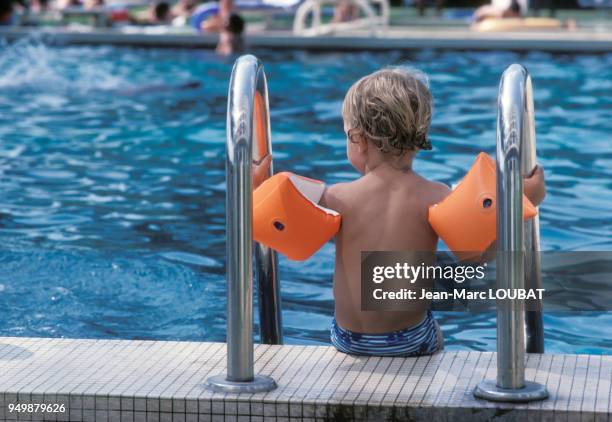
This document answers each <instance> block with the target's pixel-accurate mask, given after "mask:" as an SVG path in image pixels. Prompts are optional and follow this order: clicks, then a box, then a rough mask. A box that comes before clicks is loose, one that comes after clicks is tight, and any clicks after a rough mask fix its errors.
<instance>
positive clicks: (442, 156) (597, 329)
mask: <svg viewBox="0 0 612 422" xmlns="http://www.w3.org/2000/svg"><path fill="white" fill-rule="evenodd" d="M257 54H258V55H259V56H260V57H261V59H262V60H263V61H264V63H265V65H266V71H267V74H268V79H269V87H270V106H271V110H272V113H271V114H272V132H273V144H274V146H273V148H274V157H275V168H276V170H277V171H281V170H292V171H296V172H300V173H302V174H305V175H309V176H311V177H314V178H320V179H323V180H326V181H328V182H332V183H333V182H339V181H345V180H350V179H353V178H355V177H356V173H355V172H354V171H353V170H352V168H351V167H350V166H349V165H348V164H347V161H346V158H345V147H344V142H345V138H344V135H343V131H342V122H341V119H340V106H341V101H342V97H343V95H344V93H345V91H346V89H347V88H348V87H349V85H350V84H351V82H353V81H354V80H356V79H357V78H359V77H361V76H363V75H365V74H367V73H369V72H372V71H374V70H376V69H378V68H380V67H381V66H385V65H390V64H400V63H406V64H409V65H411V66H414V67H417V68H420V69H422V70H424V71H426V72H427V73H429V75H430V83H431V89H432V91H433V95H434V97H435V114H434V117H433V125H432V129H431V137H432V140H433V144H434V150H433V151H431V152H425V153H423V154H422V155H421V157H420V158H418V159H417V164H416V167H417V170H418V171H421V172H422V173H423V174H424V175H425V176H427V177H430V178H433V179H437V180H440V181H443V182H446V183H449V184H451V183H454V182H456V181H457V180H458V179H459V178H460V177H461V176H462V175H463V174H464V172H465V170H466V169H467V168H468V167H469V165H470V163H471V161H472V160H473V158H474V157H475V155H476V154H477V153H478V152H479V151H480V150H485V151H487V152H489V153H494V143H495V115H496V99H497V86H498V82H499V77H500V75H501V72H502V71H503V69H504V68H505V67H506V66H507V65H509V64H510V63H513V62H519V63H523V64H524V65H526V66H527V67H528V69H529V70H530V72H531V74H532V75H533V79H534V89H535V101H536V114H537V133H538V147H539V154H540V161H541V162H542V163H543V165H544V167H545V169H546V174H547V178H548V179H547V180H548V193H549V194H548V197H547V200H546V202H545V203H544V204H543V206H542V208H541V222H542V223H541V225H542V246H543V249H545V250H582V251H585V250H587V251H588V250H612V219H611V218H610V216H611V215H612V196H611V195H610V193H611V192H612V179H611V176H612V142H611V139H610V133H612V119H611V118H610V110H611V109H612V107H611V105H612V55H580V56H570V55H557V56H554V55H549V54H544V53H530V54H526V55H523V54H514V53H501V52H500V53H475V52H433V51H423V52H417V53H384V54H383V53H381V54H373V53H363V54H356V53H353V54H340V53H333V54H332V53H330V54H310V53H306V52H295V53H282V54H280V53H278V54H277V53H271V52H265V51H261V52H258V53H257ZM231 65H232V63H231V61H226V60H222V59H218V58H216V57H215V56H214V55H212V54H210V53H208V52H201V51H191V50H178V51H176V50H137V49H124V48H111V47H104V48H90V47H48V46H45V45H43V44H41V43H38V42H33V41H28V42H24V43H19V44H17V45H13V46H7V45H2V44H0V309H1V310H0V335H4V336H8V335H10V336H53V337H60V336H65V337H94V338H146V339H183V340H217V341H219V340H224V331H225V281H224V274H225V272H224V265H225V256H224V254H225V244H224V230H225V224H224V212H225V211H224V195H225V187H224V178H225V176H224V142H225V110H226V93H227V86H228V79H229V75H230V71H231ZM332 270H333V245H332V244H328V245H327V246H325V247H324V248H323V249H322V250H321V251H320V252H319V253H318V254H317V255H316V256H315V257H314V258H312V259H310V260H309V261H307V262H305V263H294V262H289V261H287V260H286V259H284V258H281V278H282V295H283V317H284V323H285V335H286V341H287V342H288V343H309V344H310V343H327V342H328V325H329V322H330V318H331V314H332V305H333V301H332V300H333V299H332V292H331V277H332ZM439 318H440V320H441V322H442V327H443V330H444V333H445V336H446V341H447V347H448V348H450V349H457V348H459V349H475V350H494V348H495V329H494V321H495V319H494V316H493V315H492V314H467V313H466V314H443V315H439ZM611 324H612V314H610V313H603V314H601V313H584V314H577V313H572V314H547V315H546V317H545V326H546V346H547V350H548V351H551V352H583V353H585V352H586V353H607V354H609V353H610V352H611V351H612V339H611V336H610V331H609V327H610V326H611Z"/></svg>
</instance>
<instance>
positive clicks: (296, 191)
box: [253, 172, 341, 261]
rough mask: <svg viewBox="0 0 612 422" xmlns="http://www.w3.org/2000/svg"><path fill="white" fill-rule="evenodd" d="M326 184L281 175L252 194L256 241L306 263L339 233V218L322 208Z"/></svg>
mask: <svg viewBox="0 0 612 422" xmlns="http://www.w3.org/2000/svg"><path fill="white" fill-rule="evenodd" d="M323 192H325V184H324V183H323V182H320V181H318V180H313V179H309V178H306V177H302V176H298V175H296V174H293V173H288V172H284V173H278V174H275V175H274V176H272V177H271V178H269V179H267V180H266V181H265V182H263V183H262V184H261V186H259V187H258V188H257V189H256V190H255V192H253V239H254V240H255V241H257V242H259V243H261V244H263V245H266V246H268V247H270V248H272V249H274V250H276V251H278V252H281V253H282V254H284V255H286V256H287V257H288V258H289V259H293V260H296V261H303V260H305V259H307V258H309V257H310V256H311V255H313V254H314V253H315V252H316V251H318V250H319V249H320V248H321V247H322V246H323V245H324V244H325V242H327V241H328V240H329V239H331V238H332V237H333V236H334V235H335V234H336V233H337V232H338V230H339V229H340V220H341V217H340V214H339V213H337V212H336V211H333V210H330V209H327V208H324V207H322V206H320V205H319V202H320V201H321V197H322V196H323Z"/></svg>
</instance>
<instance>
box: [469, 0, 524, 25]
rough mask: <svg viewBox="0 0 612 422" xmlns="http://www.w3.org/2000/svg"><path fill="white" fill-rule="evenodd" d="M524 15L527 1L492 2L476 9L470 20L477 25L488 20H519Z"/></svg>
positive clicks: (505, 0) (498, 0)
mask: <svg viewBox="0 0 612 422" xmlns="http://www.w3.org/2000/svg"><path fill="white" fill-rule="evenodd" d="M526 13H527V0H493V1H492V2H491V3H490V4H485V5H484V6H480V7H479V8H478V9H476V11H475V12H474V15H473V17H472V19H473V22H475V23H477V22H482V21H483V20H485V19H489V18H495V19H504V18H520V17H522V16H524V15H525V14H526Z"/></svg>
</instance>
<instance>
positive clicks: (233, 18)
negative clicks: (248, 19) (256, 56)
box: [216, 13, 245, 56]
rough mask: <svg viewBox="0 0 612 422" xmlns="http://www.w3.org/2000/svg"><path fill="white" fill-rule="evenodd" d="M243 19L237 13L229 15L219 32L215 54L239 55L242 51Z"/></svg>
mask: <svg viewBox="0 0 612 422" xmlns="http://www.w3.org/2000/svg"><path fill="white" fill-rule="evenodd" d="M244 26H245V24H244V19H242V17H240V15H238V14H237V13H232V14H230V15H229V17H228V19H227V21H226V22H225V25H224V26H223V28H222V29H221V31H220V32H219V43H218V44H217V49H216V52H217V54H220V55H222V56H229V55H231V54H236V53H240V52H241V51H243V50H244V38H243V33H244Z"/></svg>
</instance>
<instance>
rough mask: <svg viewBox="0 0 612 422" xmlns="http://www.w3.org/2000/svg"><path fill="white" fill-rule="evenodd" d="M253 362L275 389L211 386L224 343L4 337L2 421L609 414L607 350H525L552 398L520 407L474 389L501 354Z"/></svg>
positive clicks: (321, 349)
mask: <svg viewBox="0 0 612 422" xmlns="http://www.w3.org/2000/svg"><path fill="white" fill-rule="evenodd" d="M255 359H256V363H255V369H256V372H258V373H261V374H266V375H270V376H272V377H274V379H275V380H276V381H277V383H278V388H277V389H276V390H274V391H272V392H268V393H259V394H246V395H228V394H220V393H213V392H211V391H210V390H208V389H207V388H206V387H205V386H204V383H205V380H206V379H207V378H208V376H210V375H214V374H219V373H225V362H226V359H225V344H223V343H195V342H170V341H138V340H136V341H127V340H70V339H40V338H6V337H3V338H0V392H2V393H1V396H0V397H1V403H0V404H1V407H0V417H1V418H4V419H5V420H7V419H8V420H10V419H17V418H19V419H27V420H43V419H44V420H78V421H80V420H85V421H87V420H100V421H107V420H108V421H119V420H121V421H143V420H150V421H208V420H213V421H214V420H225V421H242V420H245V421H247V420H250V421H257V420H260V421H261V420H276V421H289V420H311V421H314V420H315V419H316V420H351V419H356V420H365V419H368V420H400V421H407V420H427V421H463V420H469V421H481V420H491V419H495V420H504V421H510V420H512V421H514V420H516V421H526V420H530V421H531V420H538V421H539V420H542V421H549V420H550V421H553V420H555V421H556V420H563V421H574V420H575V421H608V422H609V421H610V420H612V417H611V416H610V413H611V409H612V405H611V399H610V394H611V381H612V356H594V355H552V354H545V355H529V356H528V359H527V371H526V375H527V379H532V380H536V381H538V382H541V383H545V384H546V385H547V387H548V389H549V392H550V395H551V397H550V398H549V399H548V400H546V401H544V402H536V403H531V404H523V405H511V404H493V403H489V402H486V401H482V400H477V399H475V398H474V397H473V396H472V390H473V388H474V386H475V385H476V384H477V383H478V382H479V381H480V380H482V379H484V378H487V379H494V377H495V354H494V353H483V352H456V351H450V352H445V353H439V354H436V355H433V356H431V357H422V358H359V357H353V356H347V355H344V354H341V353H338V352H336V351H335V349H333V348H331V347H326V346H267V345H258V346H256V348H255ZM16 403H33V404H34V403H56V404H63V405H64V406H65V411H64V412H58V413H48V412H47V413H40V412H39V413H21V414H19V415H18V414H17V413H16V412H9V405H10V404H16Z"/></svg>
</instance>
